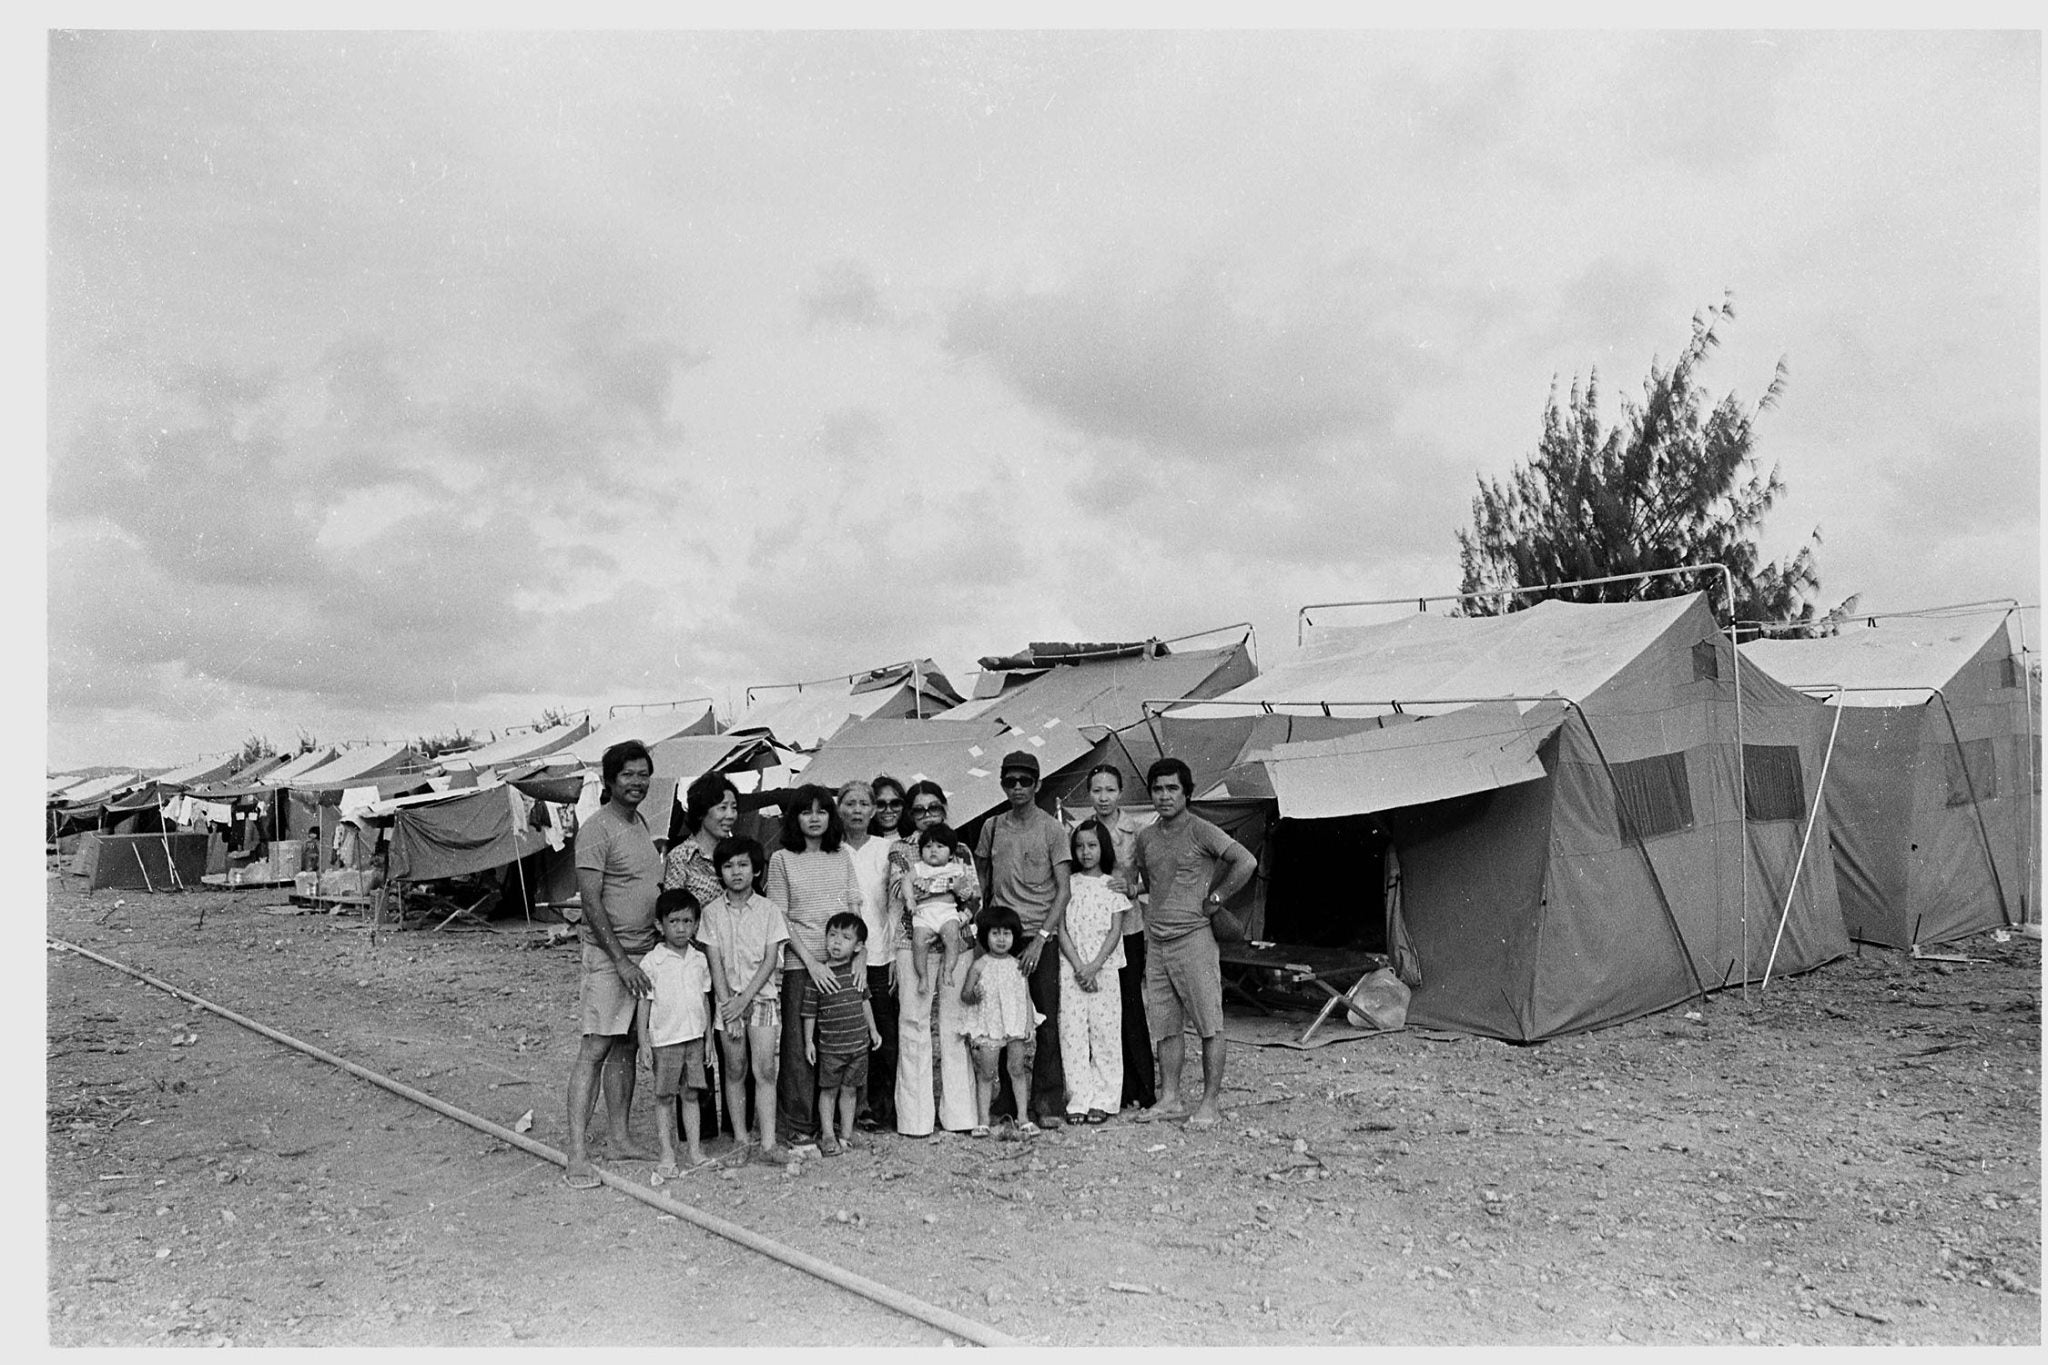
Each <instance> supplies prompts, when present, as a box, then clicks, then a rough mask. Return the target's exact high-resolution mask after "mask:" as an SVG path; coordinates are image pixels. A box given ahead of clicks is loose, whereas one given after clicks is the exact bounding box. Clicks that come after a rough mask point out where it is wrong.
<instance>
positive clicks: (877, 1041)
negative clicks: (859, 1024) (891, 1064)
mask: <svg viewBox="0 0 2048 1365" xmlns="http://www.w3.org/2000/svg"><path fill="white" fill-rule="evenodd" d="M881 1045H882V1031H881V1030H880V1029H878V1028H871V1029H869V1030H868V1046H869V1047H880V1046H881Z"/></svg>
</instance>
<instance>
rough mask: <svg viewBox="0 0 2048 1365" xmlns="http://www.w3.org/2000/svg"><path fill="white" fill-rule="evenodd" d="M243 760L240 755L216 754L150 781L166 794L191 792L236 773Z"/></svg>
mask: <svg viewBox="0 0 2048 1365" xmlns="http://www.w3.org/2000/svg"><path fill="white" fill-rule="evenodd" d="M241 758H242V756H241V755H240V754H216V755H214V756H213V757H212V758H200V759H194V760H193V761H192V762H190V763H187V764H185V765H184V766H182V767H178V768H172V769H171V770H170V771H168V772H161V773H158V774H157V775H156V776H155V777H154V778H151V779H150V780H151V781H153V782H155V783H156V785H157V787H158V789H159V790H161V791H164V792H166V793H170V794H176V793H178V792H184V791H190V790H191V789H192V788H194V787H198V786H203V785H205V784H206V783H208V782H218V781H220V780H221V779H222V778H224V777H226V776H228V774H230V773H232V772H234V770H235V765H236V764H237V763H239V762H241Z"/></svg>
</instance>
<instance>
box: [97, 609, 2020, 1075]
mask: <svg viewBox="0 0 2048 1365" xmlns="http://www.w3.org/2000/svg"><path fill="white" fill-rule="evenodd" d="M1176 643H1177V642H1167V643H1160V642H1156V641H1147V642H1142V643H1135V644H1122V645H1106V646H1050V645H1033V646H1032V647H1030V648H1028V649H1026V650H1023V651H1020V652H1019V653H1017V654H1014V655H1009V656H1003V657H1000V658H991V659H985V660H983V661H982V665H983V668H982V671H981V673H980V674H979V675H978V677H977V680H976V682H975V684H974V685H973V686H972V687H970V688H968V689H966V690H965V691H964V692H963V691H961V690H959V689H956V688H955V687H954V686H953V684H952V683H951V681H949V680H948V679H947V678H946V677H945V676H944V675H943V674H942V673H940V672H939V670H937V669H936V668H934V667H933V666H932V665H931V663H930V661H929V660H916V661H910V662H906V663H902V664H896V665H890V666H888V667H885V668H880V669H874V670H869V671H867V672H862V673H855V674H850V675H844V676H842V677H839V678H836V679H831V680H826V681H824V682H808V683H804V684H790V685H787V686H782V687H776V688H764V689H756V690H754V691H753V692H750V694H749V696H748V705H747V708H746V710H745V711H744V712H743V713H742V714H741V715H740V716H739V717H737V718H736V719H735V720H734V722H733V723H732V725H730V726H729V727H727V728H726V729H724V730H722V731H718V730H716V729H715V726H714V723H713V721H712V718H711V715H710V712H709V709H708V708H706V710H705V711H704V712H703V713H702V714H701V715H697V716H670V717H663V718H660V719H659V721H658V722H656V723H654V724H652V725H651V726H650V725H649V724H648V722H649V720H650V718H648V717H636V718H634V723H633V725H632V726H625V725H622V724H621V723H619V722H614V723H612V724H609V725H606V726H602V727H599V728H598V729H596V730H587V729H586V730H584V731H583V732H582V733H580V734H575V735H559V736H556V735H552V734H550V735H549V736H548V737H547V738H546V740H545V742H547V743H549V744H556V743H557V742H558V741H559V744H558V747H554V748H552V749H546V750H523V751H522V750H521V748H520V746H521V745H523V744H527V743H535V742H541V740H542V737H540V736H521V737H519V743H518V744H513V745H511V746H509V747H506V748H503V749H499V750H498V752H495V753H477V752H472V753H471V754H469V755H466V756H451V757H450V758H449V759H446V760H444V761H443V763H442V765H441V766H442V769H443V771H442V772H441V773H440V774H439V776H437V777H436V778H435V779H434V781H435V782H438V783H441V784H443V785H444V786H445V787H446V788H447V789H445V790H430V789H429V788H428V787H426V786H422V785H420V779H419V777H418V776H417V772H416V771H415V772H413V773H408V772H406V771H405V766H406V765H405V764H404V763H403V762H397V763H396V766H395V767H394V768H391V769H383V768H379V767H378V766H377V765H378V764H380V763H385V762H394V761H395V760H394V759H393V756H392V755H389V754H387V755H385V756H384V757H383V758H382V759H378V760H375V761H374V762H371V763H370V764H369V766H368V767H366V766H364V765H365V760H369V759H370V757H371V756H370V755H365V754H359V755H357V760H356V766H355V768H354V769H353V770H352V771H345V775H342V776H339V777H336V773H335V770H333V769H331V768H328V767H327V766H326V765H320V766H316V767H314V768H312V769H309V770H304V771H302V772H301V773H300V774H299V775H297V776H290V775H287V774H285V773H284V771H283V770H282V769H278V770H275V771H273V772H271V773H268V774H264V775H260V776H259V777H258V778H256V779H254V780H253V781H250V782H245V781H244V778H243V775H236V776H235V777H234V778H232V779H231V780H230V782H229V783H228V784H226V786H225V787H224V788H218V787H217V788H215V789H214V790H215V793H216V795H219V794H222V793H223V792H224V791H242V792H245V793H246V792H252V791H253V792H261V791H269V792H272V793H275V792H276V791H277V790H279V789H280V788H288V789H289V790H290V791H291V792H292V794H293V800H294V801H306V800H308V799H309V798H310V799H311V801H312V802H314V803H318V802H326V803H327V807H331V806H335V805H338V804H339V797H340V795H341V793H342V792H343V791H344V790H348V791H354V792H356V793H358V794H359V795H361V794H362V793H363V791H364V789H365V788H366V787H368V786H371V785H374V786H375V789H376V797H377V800H378V801H379V802H380V803H382V804H381V805H380V806H378V807H377V808H376V810H375V815H376V818H378V819H381V820H386V821H388V822H389V824H390V826H391V829H392V834H391V840H390V846H389V848H390V858H391V874H392V876H393V877H395V878H412V879H425V878H427V877H429V876H450V875H456V874H457V872H458V871H464V872H466V871H475V870H480V869H481V868H483V867H487V866H503V865H506V864H508V863H510V862H512V861H514V860H519V859H525V858H529V857H532V858H537V859H540V860H541V861H542V862H547V861H548V858H547V853H546V851H545V850H543V849H542V847H541V844H540V842H539V841H540V837H541V836H540V835H539V833H538V832H537V831H536V829H535V817H534V816H533V813H532V809H531V803H532V802H535V801H540V802H545V803H552V804H554V805H556V806H557V807H558V809H559V808H566V807H567V806H569V805H570V804H571V803H575V802H579V801H581V802H584V803H585V804H586V806H587V805H588V803H590V802H591V801H593V800H594V792H593V790H592V779H591V774H590V770H591V769H592V768H594V767H595V765H596V763H597V760H598V756H599V755H601V753H602V752H603V749H604V748H605V747H606V746H607V745H608V744H610V743H612V742H615V740H616V739H618V738H624V737H629V736H628V734H627V733H626V732H627V730H628V729H636V730H637V731H638V732H637V733H633V734H631V735H630V737H633V738H641V739H643V740H651V741H652V742H653V744H654V753H655V755H656V790H655V791H654V792H653V793H651V794H650V798H649V801H650V803H651V804H650V805H648V806H645V807H643V809H647V810H649V811H662V812H673V810H674V808H675V795H674V794H675V793H676V792H677V791H678V790H679V788H680V787H681V786H684V785H686V784H687V783H688V782H689V781H690V780H691V779H692V778H693V777H695V776H696V775H697V774H699V773H701V772H705V771H714V770H715V771H725V772H730V773H733V774H734V775H735V780H736V785H739V786H741V789H742V791H743V792H745V793H747V795H746V796H744V797H743V805H745V806H747V807H748V808H749V809H750V810H751V809H753V808H757V807H763V806H766V805H769V804H771V803H772V802H773V800H774V796H775V794H776V793H777V792H779V791H782V790H786V789H787V788H788V787H789V786H791V785H792V784H794V783H795V782H797V781H799V780H801V781H803V782H818V783H822V784H824V785H827V786H836V785H837V784H839V783H841V782H843V781H847V780H851V779H866V778H872V777H874V776H876V775H877V774H881V773H887V774H890V775H892V776H894V777H896V778H898V779H899V780H902V781H906V782H907V781H912V780H916V779H920V778H927V779H931V780H934V781H937V782H938V783H939V784H940V785H941V786H942V787H943V788H944V789H945V790H946V792H947V794H948V804H949V811H950V816H951V819H952V821H953V823H954V824H956V825H958V826H962V827H964V828H967V829H968V830H970V831H972V830H973V829H974V828H975V827H976V826H977V825H978V824H979V822H980V821H981V820H982V819H984V818H986V817H987V816H988V815H989V814H990V813H991V812H993V811H995V810H997V809H998V808H999V807H1000V806H1001V804H1002V801H1003V797H1002V792H1001V789H1000V787H999V786H998V784H997V781H996V778H997V765H998V764H999V762H1000V759H1001V756H1002V754H1003V753H1005V752H1008V751H1009V750H1012V749H1017V748H1029V749H1031V750H1032V751H1033V752H1034V753H1036V754H1037V755H1038V758H1039V761H1040V766H1041V770H1042V771H1043V772H1044V773H1045V774H1046V775H1047V776H1046V781H1045V783H1044V784H1043V786H1042V790H1041V795H1042V798H1043V799H1045V800H1046V802H1047V803H1048V804H1049V805H1051V806H1053V807H1054V808H1056V809H1062V810H1063V811H1064V812H1065V813H1066V815H1067V816H1068V817H1069V818H1079V817H1082V816H1084V815H1085V809H1086V804H1087V801H1086V794H1085V788H1086V778H1087V774H1088V773H1089V771H1090V770H1092V769H1093V768H1095V767H1096V766H1098V765H1101V764H1105V763H1106V764H1110V765H1112V766H1114V767H1116V768H1117V769H1118V771H1119V772H1120V773H1121V774H1122V776H1123V779H1124V789H1125V792H1126V805H1127V807H1129V808H1130V809H1132V810H1133V812H1134V813H1140V814H1142V813H1143V812H1144V811H1145V809H1146V804H1147V803H1146V801H1145V797H1144V793H1143V790H1142V780H1143V774H1144V772H1145V770H1146V769H1147V767H1148V766H1149V765H1150V763H1151V762H1152V761H1153V760H1154V759H1156V758H1158V757H1161V756H1164V755H1171V756H1175V757H1178V758H1181V759H1183V760H1184V761H1186V762H1187V763H1188V764H1189V766H1190V768H1191V769H1192V771H1193V772H1194V775H1195V788H1196V793H1197V800H1196V809H1197V810H1198V811H1199V812H1201V813H1203V814H1204V815H1206V816H1207V817H1208V818H1210V819H1213V820H1215V821H1217V822H1218V823H1219V824H1221V825H1223V826H1224V827H1225V828H1226V829H1228V830H1230V831H1231V833H1232V834H1233V835H1235V836H1236V837H1237V838H1238V839H1240V840H1241V841H1242V842H1244V843H1245V844H1246V845H1247V846H1248V847H1250V848H1251V849H1252V850H1253V851H1254V852H1255V853H1256V854H1258V856H1259V866H1260V875H1259V876H1258V877H1257V878H1255V879H1254V880H1253V882H1252V883H1251V884H1250V885H1249V886H1248V887H1247V888H1246V890H1245V891H1244V892H1243V893H1241V894H1240V897H1239V900H1238V904H1237V905H1236V906H1235V907H1234V908H1235V909H1237V910H1238V911H1239V912H1240V914H1241V916H1242V917H1243V918H1244V919H1245V920H1246V921H1247V922H1248V924H1249V925H1250V928H1251V933H1252V935H1253V937H1255V938H1258V939H1263V940H1269V941H1276V942H1281V943H1301V944H1311V945H1327V946H1342V947H1351V948H1358V949H1361V950H1368V951H1380V952H1385V953H1387V954H1388V955H1389V956H1390V957H1391V958H1392V959H1393V960H1394V962H1395V963H1396V965H1397V967H1398V968H1399V969H1400V970H1401V971H1402V973H1403V975H1404V977H1407V978H1409V979H1410V980H1411V982H1412V984H1413V997H1412V999H1411V1003H1410V1009H1409V1018H1410V1020H1411V1021H1413V1022H1415V1023H1418V1024H1423V1025H1427V1026H1433V1027H1440V1028H1447V1029H1455V1030H1460V1031H1466V1032H1473V1033H1480V1034H1485V1035H1489V1036H1496V1037H1502V1038H1510V1039H1521V1040H1534V1039H1540V1038H1548V1037H1554V1036H1558V1035H1561V1034H1569V1033H1573V1032H1577V1031H1581V1030H1585V1029H1590V1028H1597V1027H1602V1026H1606V1025H1610V1024H1614V1023H1619V1022H1623V1021H1625V1020H1627V1019H1630V1018H1634V1017H1638V1016H1640V1015H1642V1014H1645V1013H1649V1012H1652V1011H1655V1010H1658V1009H1662V1008H1665V1007H1668V1006H1670V1005H1673V1004H1676V1003H1679V1002H1681V1001H1684V1000H1687V999H1691V998H1694V997H1696V996H1699V995H1702V994H1704V993H1706V992H1708V991H1713V990H1718V989H1721V988H1724V987H1731V986H1736V985H1740V984H1744V983H1750V982H1762V981H1764V980H1766V979H1767V977H1773V976H1777V975H1783V974H1786V973H1793V972H1801V971H1806V970H1810V969H1812V968H1815V967H1818V966H1820V965H1822V964H1824V963H1826V962H1828V961H1830V960H1832V959H1833V958H1835V957H1838V956H1840V955H1841V954H1843V953H1844V952H1845V951H1847V949H1848V945H1849V943H1850V941H1851V940H1852V939H1858V940H1864V941H1869V942H1873V943H1880V944H1889V945H1893V946H1900V947H1904V946H1907V945H1914V944H1935V943H1941V942H1946V941H1950V940H1953V939H1955V938H1957V937H1960V936H1963V935H1966V934H1970V933H1974V932H1978V931H1980V930H1983V929H1986V928H1990V927H1994V926H1997V925H2001V924H2017V923H2022V922H2026V921H2029V920H2031V919H2033V918H2035V917H2036V916H2037V914H2038V911H2037V907H2038V904H2039V886H2040V849H2039V838H2040V831H2039V820H2038V804H2039V803H2038V793H2039V782H2040V776H2039V774H2040V754H2039V739H2038V736H2039V703H2038V698H2037V697H2036V696H2035V695H2034V690H2033V687H2032V680H2031V677H2030V675H2029V672H2028V669H2027V667H2026V660H2025V655H2024V651H2022V650H2018V649H2016V648H2015V647H2014V645H2013V642H2012V640H2011V638H2010V632H2009V628H2008V620H2007V616H2006V615H2004V614H1999V613H1990V614H1984V613H1978V614H1974V615H1955V616H1895V617H1885V618H1871V620H1870V623H1869V624H1868V625H1855V626H1851V627H1849V628H1847V629H1845V630H1844V631H1843V633H1842V634H1840V635H1837V636H1834V637H1830V638H1826V639H1818V640H1758V641H1753V642H1750V643H1747V644H1744V645H1743V646H1742V647H1741V649H1740V651H1739V655H1738V650H1737V649H1736V647H1735V646H1734V645H1733V644H1732V643H1731V642H1730V640H1729V638H1728V636H1727V635H1726V634H1725V633H1724V632H1722V631H1721V630H1720V629H1719V628H1718V627H1717V626H1716V624H1715V622H1714V620H1713V617H1712V614H1711V612H1710V610H1709V608H1708V606H1707V604H1706V602H1705V600H1704V598H1702V597H1700V596H1698V595H1693V596H1686V597H1677V598H1668V599H1662V600H1657V601H1650V602H1634V603H1617V604H1599V605H1582V604H1572V603H1564V602H1544V603H1542V604H1539V605H1537V606H1534V607H1532V608H1530V609H1528V610H1526V611H1520V612H1516V613H1513V614H1510V615H1506V616H1499V617H1475V618H1461V617H1445V616H1439V615H1432V614H1427V613H1424V612H1420V611H1418V612H1416V613H1413V614H1410V615H1408V616H1406V617H1404V618H1403V619H1400V620H1396V621H1392V622H1387V623H1382V624H1376V625H1367V626H1357V627H1349V628H1324V629H1320V630H1318V631H1317V632H1316V634H1315V636H1314V638H1313V639H1311V640H1309V641H1307V642H1306V643H1304V644H1303V645H1301V646H1300V647H1298V648H1297V649H1295V650H1294V651H1292V652H1291V653H1290V654H1289V655H1288V656H1287V657H1285V658H1284V659H1282V660H1280V661H1278V662H1277V663H1272V664H1270V665H1269V666H1268V667H1266V668H1264V669H1263V670H1262V669H1261V668H1260V667H1259V665H1258V663H1257V661H1256V659H1255V658H1254V656H1253V653H1252V641H1251V639H1250V635H1249V631H1248V630H1247V631H1246V632H1245V634H1244V635H1243V637H1242V638H1240V639H1238V640H1237V641H1236V642H1235V643H1233V644H1230V645H1226V646H1223V647H1220V648H1203V649H1179V648H1176V647H1174V645H1175V644H1176ZM678 721H685V722H687V723H686V724H682V725H681V726H680V727H679V728H677V729H675V730H673V731H668V732H665V733H664V732H663V730H664V727H667V726H676V725H677V724H678ZM500 744H501V745H503V744H505V742H504V741H500ZM493 747H494V749H495V748H498V746H493ZM414 757H417V756H414ZM459 757H467V758H468V759H469V766H467V767H460V766H458V762H457V759H458V758H459ZM165 776H168V775H165ZM164 782H165V779H164V777H159V778H158V779H156V784H157V787H158V788H159V789H161V788H162V787H163V786H164ZM408 782H411V783H412V784H413V785H411V786H409V787H408V786H407V785H406V784H407V783H408ZM236 783H242V784H243V785H242V786H241V787H239V788H238V787H237V786H236V785H235V784H236ZM457 784H462V785H457ZM500 787H507V788H510V789H512V791H513V792H516V793H518V794H519V796H523V797H524V798H526V804H524V805H522V804H521V802H520V800H519V797H516V796H513V795H510V794H508V793H507V792H505V791H500V790H497V789H498V788H500ZM205 790H206V789H205V788H203V787H195V788H194V791H195V793H199V794H203V793H204V791H205ZM67 795H68V796H72V797H75V796H76V795H77V793H76V792H72V793H67ZM102 795H104V793H102ZM96 799H99V798H98V797H95V796H88V797H87V801H91V800H96ZM259 799H260V798H259ZM118 804H119V803H118V802H115V803H114V804H113V806H110V807H109V808H110V809H111V808H118ZM320 808H322V809H324V808H326V807H320ZM661 832H662V831H661V830H660V829H659V828H657V834H659V833H661ZM670 832H671V833H679V826H672V827H671V830H670ZM563 864H564V857H563V855H561V854H559V853H557V854H555V855H554V857H553V859H552V864H551V867H550V868H542V867H541V866H540V865H539V864H538V863H537V864H535V869H536V874H537V875H541V876H542V877H543V878H544V879H547V880H550V881H551V884H552V885H553V886H554V887H556V888H557V889H558V891H565V890H566V887H567V885H569V884H570V880H569V879H566V878H564V877H563V876H562V875H561V874H562V872H563V871H564V867H563Z"/></svg>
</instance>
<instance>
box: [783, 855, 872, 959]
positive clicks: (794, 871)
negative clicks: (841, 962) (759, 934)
mask: <svg viewBox="0 0 2048 1365" xmlns="http://www.w3.org/2000/svg"><path fill="white" fill-rule="evenodd" d="M762 891H763V893H764V894H765V895H766V896H767V897H768V899H769V900H771V901H774V902H775V903H776V904H777V905H779V906H781V907H782V917H783V919H784V920H786V921H787V922H788V924H789V941H790V946H789V947H788V948H786V949H784V950H783V958H782V965H783V968H784V969H785V970H787V969H789V968H792V967H794V968H798V969H799V970H800V969H801V968H802V967H803V959H801V958H799V957H798V956H797V955H796V945H798V944H801V945H803V949H804V951H805V952H807V953H809V954H810V955H811V960H812V961H814V962H820V963H822V962H823V961H824V960H825V922H826V921H827V920H829V919H831V918H832V917H833V916H834V915H836V914H838V913H839V912H840V911H842V910H845V911H849V912H851V913H852V914H856V915H858V914H859V913H860V912H861V894H860V876H859V874H858V873H857V872H855V871H854V866H853V858H852V855H850V854H848V853H847V851H846V850H845V849H843V848H842V849H840V850H839V851H838V852H836V853H791V852H790V851H789V850H788V849H786V848H778V849H776V850H775V852H773V853H772V854H770V855H769V856H768V883H767V885H766V886H765V887H763V888H762Z"/></svg>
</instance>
